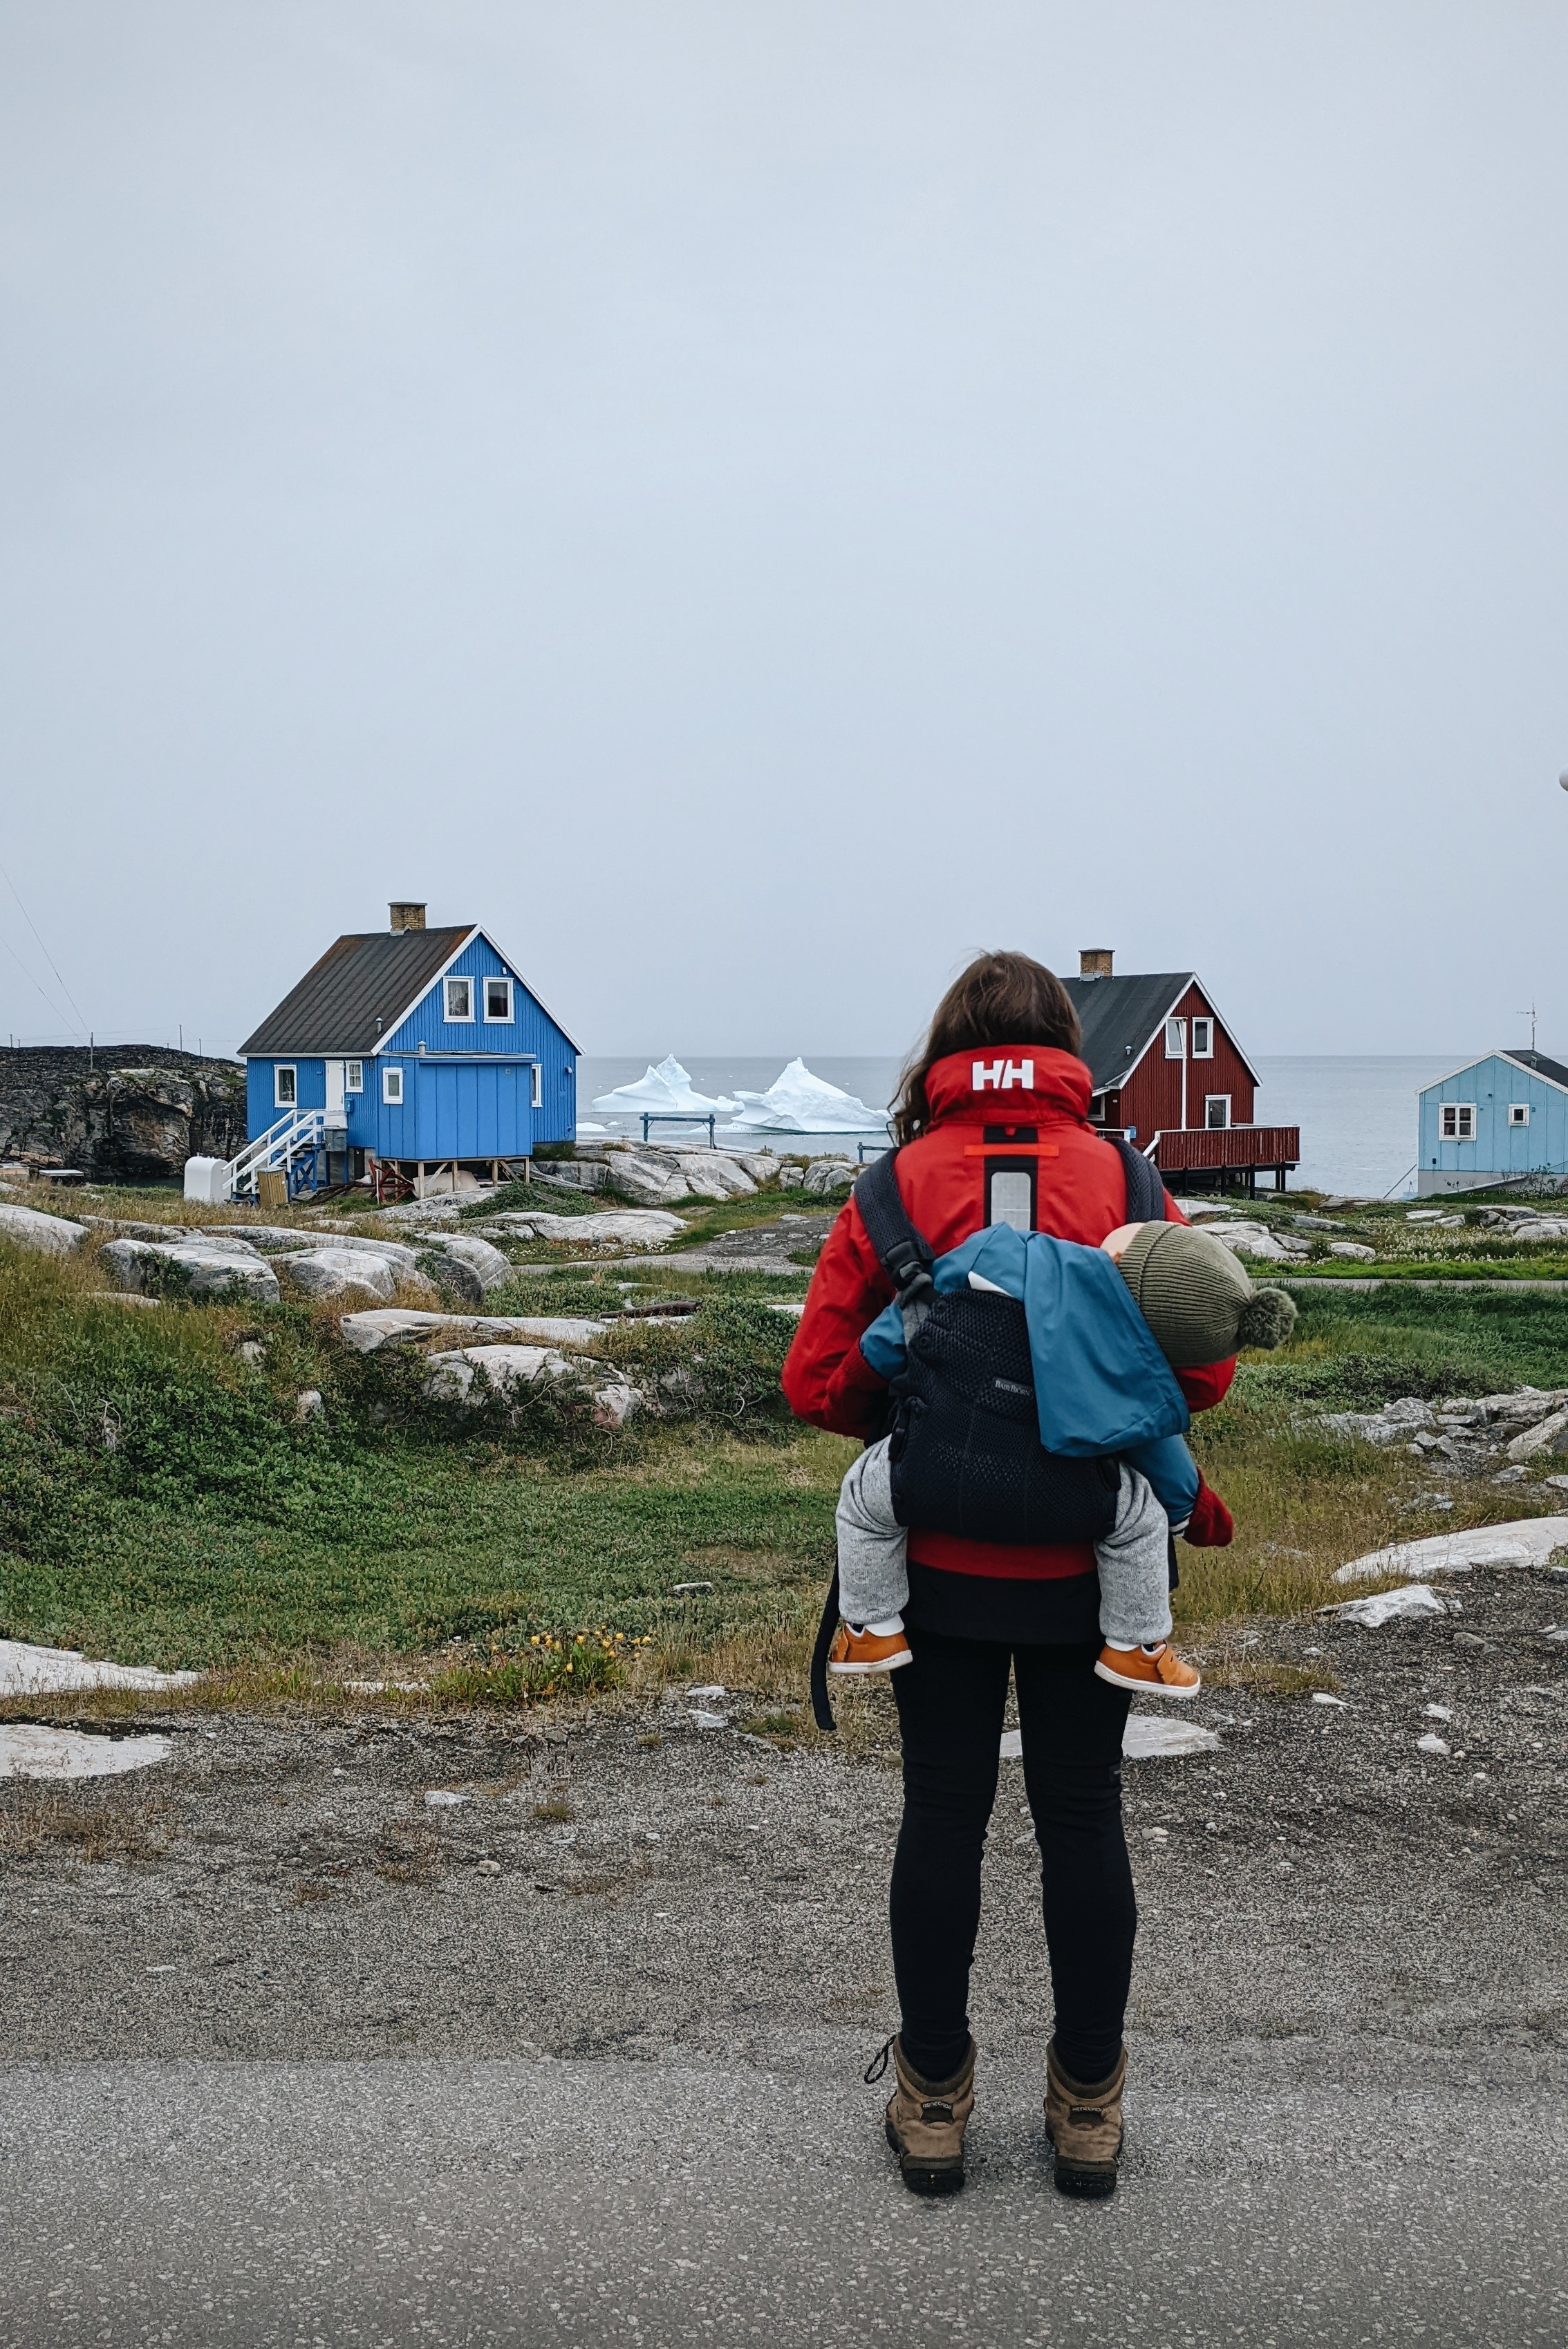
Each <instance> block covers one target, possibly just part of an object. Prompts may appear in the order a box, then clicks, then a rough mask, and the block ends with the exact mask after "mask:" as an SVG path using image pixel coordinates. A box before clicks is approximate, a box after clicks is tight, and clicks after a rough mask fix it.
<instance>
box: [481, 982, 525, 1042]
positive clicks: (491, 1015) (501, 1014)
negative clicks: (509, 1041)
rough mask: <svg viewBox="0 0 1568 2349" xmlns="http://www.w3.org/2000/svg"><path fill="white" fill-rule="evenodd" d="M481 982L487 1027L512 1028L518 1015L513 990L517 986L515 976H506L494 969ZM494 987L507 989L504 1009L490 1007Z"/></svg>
mask: <svg viewBox="0 0 1568 2349" xmlns="http://www.w3.org/2000/svg"><path fill="white" fill-rule="evenodd" d="M479 984H480V986H481V987H482V988H483V989H484V1024H485V1026H486V1027H487V1028H510V1027H511V1025H512V1022H513V1021H514V1019H515V1018H516V1017H517V1014H516V1011H515V1010H514V992H513V990H514V988H515V986H516V981H515V980H514V979H513V978H506V977H504V976H503V974H502V973H501V972H500V971H492V972H491V973H490V974H489V976H488V977H487V978H482V979H481V980H480V982H479ZM493 987H504V988H505V989H506V1009H505V1010H504V1011H492V1009H491V1008H490V990H491V988H493Z"/></svg>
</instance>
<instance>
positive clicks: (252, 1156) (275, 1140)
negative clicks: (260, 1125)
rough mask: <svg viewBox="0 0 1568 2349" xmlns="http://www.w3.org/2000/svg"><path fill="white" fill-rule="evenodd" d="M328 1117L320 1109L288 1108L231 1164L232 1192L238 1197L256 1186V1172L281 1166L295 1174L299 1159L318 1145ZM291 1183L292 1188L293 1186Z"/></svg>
mask: <svg viewBox="0 0 1568 2349" xmlns="http://www.w3.org/2000/svg"><path fill="white" fill-rule="evenodd" d="M326 1126H327V1120H326V1117H325V1115H324V1114H323V1112H321V1111H320V1110H318V1109H291V1110H288V1111H286V1112H285V1113H284V1115H283V1116H282V1117H280V1118H279V1119H278V1120H277V1122H276V1123H275V1125H269V1126H268V1128H267V1130H266V1132H265V1133H258V1134H257V1136H256V1138H255V1140H254V1142H248V1143H246V1144H245V1146H244V1149H243V1150H242V1151H241V1152H240V1154H239V1156H238V1157H237V1158H234V1159H231V1160H230V1162H229V1167H228V1179H229V1196H230V1197H231V1198H239V1197H241V1196H243V1195H244V1193H246V1192H248V1191H254V1189H255V1187H256V1176H257V1175H258V1174H266V1173H269V1172H271V1171H272V1170H274V1169H275V1168H277V1167H281V1168H282V1169H283V1170H284V1172H285V1173H286V1174H292V1173H293V1171H294V1164H295V1161H296V1159H297V1158H302V1157H304V1156H305V1155H306V1153H307V1152H311V1151H315V1150H317V1149H319V1147H320V1145H321V1137H322V1135H323V1133H324V1132H325V1131H326ZM293 1187H294V1186H293V1184H292V1183H291V1184H290V1185H289V1188H290V1189H291V1190H292V1189H293Z"/></svg>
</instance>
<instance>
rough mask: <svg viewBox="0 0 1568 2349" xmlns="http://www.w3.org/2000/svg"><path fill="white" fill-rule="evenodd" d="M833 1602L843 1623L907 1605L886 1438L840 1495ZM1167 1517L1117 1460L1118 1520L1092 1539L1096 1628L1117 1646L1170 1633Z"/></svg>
mask: <svg viewBox="0 0 1568 2349" xmlns="http://www.w3.org/2000/svg"><path fill="white" fill-rule="evenodd" d="M836 1520H837V1526H838V1606H839V1612H840V1613H841V1614H842V1615H843V1617H844V1619H845V1621H846V1623H857V1624H859V1623H885V1622H887V1621H888V1619H890V1618H891V1617H893V1616H895V1615H901V1614H902V1612H903V1610H904V1609H905V1607H906V1606H907V1605H908V1604H909V1567H908V1563H907V1557H906V1539H905V1529H904V1527H903V1526H901V1525H900V1524H899V1523H898V1519H897V1518H896V1517H895V1516H894V1515H893V1485H892V1472H891V1470H890V1467H889V1465H888V1439H887V1437H886V1436H884V1437H883V1439H882V1441H881V1443H880V1444H871V1445H869V1446H868V1447H867V1450H866V1451H864V1452H863V1453H862V1454H860V1457H859V1459H858V1460H857V1461H856V1462H855V1463H854V1464H853V1465H852V1466H851V1468H850V1470H849V1473H848V1475H846V1477H845V1479H844V1483H843V1485H842V1487H841V1488H840V1491H839V1495H838V1508H837V1512H836ZM1169 1531H1170V1521H1169V1519H1168V1517H1167V1516H1166V1514H1165V1511H1164V1510H1163V1509H1162V1508H1161V1507H1160V1506H1159V1503H1158V1501H1157V1500H1156V1499H1155V1497H1154V1493H1153V1491H1152V1489H1151V1487H1150V1485H1149V1484H1148V1481H1147V1477H1143V1476H1140V1475H1138V1474H1137V1470H1136V1469H1134V1468H1129V1467H1128V1466H1127V1464H1126V1462H1125V1461H1124V1462H1123V1463H1122V1470H1121V1490H1120V1493H1119V1494H1118V1495H1117V1499H1116V1524H1115V1525H1114V1526H1112V1528H1111V1530H1110V1532H1109V1533H1108V1534H1107V1535H1106V1537H1105V1539H1104V1540H1103V1541H1097V1542H1096V1544H1095V1559H1096V1564H1097V1566H1098V1568H1099V1570H1100V1632H1101V1636H1102V1637H1103V1638H1104V1639H1106V1640H1113V1641H1114V1642H1115V1643H1116V1646H1117V1647H1118V1648H1135V1647H1137V1646H1139V1645H1145V1646H1148V1647H1153V1646H1154V1644H1155V1643H1156V1641H1157V1640H1168V1638H1169V1637H1170V1575H1169V1568H1168V1558H1167V1555H1166V1543H1167V1539H1168V1535H1169Z"/></svg>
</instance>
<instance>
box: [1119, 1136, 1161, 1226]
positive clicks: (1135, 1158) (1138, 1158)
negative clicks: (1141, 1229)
mask: <svg viewBox="0 0 1568 2349" xmlns="http://www.w3.org/2000/svg"><path fill="white" fill-rule="evenodd" d="M1106 1141H1107V1142H1108V1143H1110V1145H1111V1148H1112V1149H1113V1150H1114V1151H1116V1153H1117V1154H1118V1155H1119V1156H1120V1159H1121V1162H1122V1172H1123V1174H1125V1175H1126V1177H1127V1221H1128V1223H1129V1224H1163V1223H1164V1222H1165V1220H1166V1206H1165V1185H1164V1184H1163V1183H1162V1182H1161V1181H1160V1179H1159V1169H1158V1167H1157V1166H1155V1165H1154V1164H1152V1163H1151V1162H1150V1161H1149V1160H1148V1159H1147V1158H1146V1157H1145V1156H1144V1154H1143V1153H1142V1151H1141V1150H1135V1149H1134V1148H1133V1146H1132V1143H1130V1142H1129V1141H1128V1140H1127V1136H1126V1134H1125V1133H1109V1134H1107V1135H1106Z"/></svg>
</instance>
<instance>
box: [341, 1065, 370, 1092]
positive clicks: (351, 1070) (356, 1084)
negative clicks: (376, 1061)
mask: <svg viewBox="0 0 1568 2349" xmlns="http://www.w3.org/2000/svg"><path fill="white" fill-rule="evenodd" d="M343 1090H344V1092H346V1093H362V1092H364V1090H365V1063H364V1061H344V1063H343Z"/></svg>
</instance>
